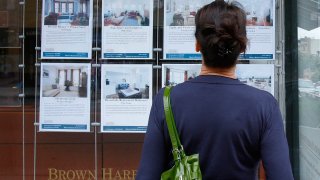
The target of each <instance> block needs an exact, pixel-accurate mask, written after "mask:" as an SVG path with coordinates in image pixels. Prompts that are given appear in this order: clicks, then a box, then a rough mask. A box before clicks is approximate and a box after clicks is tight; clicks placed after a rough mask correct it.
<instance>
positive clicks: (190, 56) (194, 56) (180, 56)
mask: <svg viewBox="0 0 320 180" xmlns="http://www.w3.org/2000/svg"><path fill="white" fill-rule="evenodd" d="M166 59H187V60H188V59H192V60H194V59H199V60H201V54H167V55H166Z"/></svg>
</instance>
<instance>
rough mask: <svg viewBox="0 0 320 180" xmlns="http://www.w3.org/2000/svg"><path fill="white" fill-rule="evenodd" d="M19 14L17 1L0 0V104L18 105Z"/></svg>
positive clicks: (19, 84) (19, 85) (19, 86)
mask: <svg viewBox="0 0 320 180" xmlns="http://www.w3.org/2000/svg"><path fill="white" fill-rule="evenodd" d="M19 14H20V13H19V5H18V4H17V1H0V92H1V93H0V106H18V105H20V102H19V99H18V94H19V90H20V88H21V85H22V84H21V83H20V81H19V69H18V65H19V59H20V57H21V55H20V52H21V48H20V44H19V30H20V29H19V28H20V27H19V22H20V21H19V18H20V17H19Z"/></svg>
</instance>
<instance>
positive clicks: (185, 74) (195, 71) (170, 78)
mask: <svg viewBox="0 0 320 180" xmlns="http://www.w3.org/2000/svg"><path fill="white" fill-rule="evenodd" d="M200 70H201V64H162V87H165V86H175V85H177V84H180V83H183V82H185V81H188V80H190V79H193V78H195V77H197V76H199V74H200Z"/></svg>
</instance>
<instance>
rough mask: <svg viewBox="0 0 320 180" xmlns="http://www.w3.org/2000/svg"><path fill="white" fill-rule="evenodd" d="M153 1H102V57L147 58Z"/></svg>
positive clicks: (149, 54) (150, 35) (150, 37)
mask: <svg viewBox="0 0 320 180" xmlns="http://www.w3.org/2000/svg"><path fill="white" fill-rule="evenodd" d="M152 31H153V1H150V0H117V1H115V0H103V1H102V58H103V59H151V58H152V36H153V34H152Z"/></svg>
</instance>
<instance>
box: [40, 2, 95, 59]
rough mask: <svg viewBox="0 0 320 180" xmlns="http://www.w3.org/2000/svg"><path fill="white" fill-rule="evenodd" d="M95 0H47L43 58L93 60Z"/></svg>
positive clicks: (44, 8)
mask: <svg viewBox="0 0 320 180" xmlns="http://www.w3.org/2000/svg"><path fill="white" fill-rule="evenodd" d="M92 23H93V0H82V1H77V0H69V1H67V2H65V1H63V0H44V1H43V7H42V35H41V58H42V59H90V58H91V53H92V30H93V26H92Z"/></svg>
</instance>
